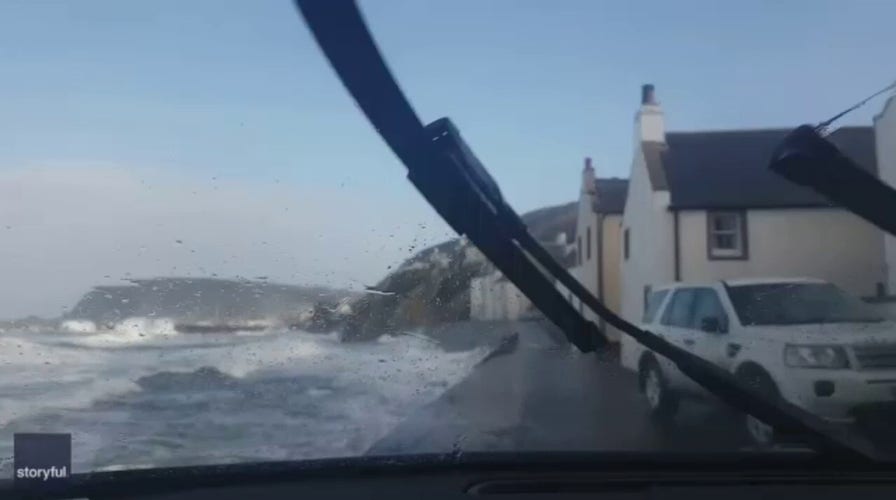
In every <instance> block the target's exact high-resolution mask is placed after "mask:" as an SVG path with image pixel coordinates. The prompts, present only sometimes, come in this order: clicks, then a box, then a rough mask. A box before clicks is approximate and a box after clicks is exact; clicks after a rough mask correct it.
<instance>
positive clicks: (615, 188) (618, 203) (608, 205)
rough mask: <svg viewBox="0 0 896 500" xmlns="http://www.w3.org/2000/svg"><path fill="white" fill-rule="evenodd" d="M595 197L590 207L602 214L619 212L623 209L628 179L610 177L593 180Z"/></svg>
mask: <svg viewBox="0 0 896 500" xmlns="http://www.w3.org/2000/svg"><path fill="white" fill-rule="evenodd" d="M594 190H595V197H594V202H593V204H592V205H591V208H592V209H593V210H594V211H595V212H597V213H602V214H621V213H622V211H623V210H625V197H626V195H627V194H628V179H619V178H617V177H611V178H607V179H595V180H594Z"/></svg>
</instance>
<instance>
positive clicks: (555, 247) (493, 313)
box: [470, 233, 574, 321]
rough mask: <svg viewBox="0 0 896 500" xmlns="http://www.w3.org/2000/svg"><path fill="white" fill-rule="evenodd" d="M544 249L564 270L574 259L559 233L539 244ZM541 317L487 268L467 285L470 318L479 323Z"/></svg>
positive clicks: (517, 292)
mask: <svg viewBox="0 0 896 500" xmlns="http://www.w3.org/2000/svg"><path fill="white" fill-rule="evenodd" d="M541 244H542V245H543V246H544V247H545V249H546V250H547V251H548V252H549V253H551V255H553V256H554V258H555V259H557V260H558V262H560V263H561V264H562V265H564V266H566V267H568V266H570V265H571V264H572V263H573V259H574V256H573V255H572V254H571V252H570V250H571V248H570V247H569V246H568V245H567V243H566V234H564V233H560V234H559V235H558V236H557V239H556V240H555V241H553V242H542V243H541ZM539 315H541V313H540V312H539V311H538V310H537V309H536V308H535V307H534V306H533V305H532V302H531V301H530V300H529V299H528V298H527V297H526V296H525V295H523V293H522V292H521V291H520V290H519V289H518V288H517V287H516V285H514V284H513V283H511V282H510V280H508V279H507V278H506V277H505V276H504V274H502V273H501V272H500V271H498V270H497V269H496V268H495V267H494V266H491V265H490V271H489V272H488V273H487V274H485V275H483V276H479V277H477V278H473V279H472V280H471V281H470V318H472V319H479V320H488V321H491V320H518V319H525V318H531V317H536V316H539Z"/></svg>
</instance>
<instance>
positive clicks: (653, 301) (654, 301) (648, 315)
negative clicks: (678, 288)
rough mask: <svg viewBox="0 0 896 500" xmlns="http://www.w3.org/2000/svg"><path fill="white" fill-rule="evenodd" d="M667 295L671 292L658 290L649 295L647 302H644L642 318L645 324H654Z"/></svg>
mask: <svg viewBox="0 0 896 500" xmlns="http://www.w3.org/2000/svg"><path fill="white" fill-rule="evenodd" d="M667 295H669V290H658V291H656V292H650V293H648V294H647V300H646V301H644V316H643V317H642V318H641V320H642V321H643V322H644V323H653V320H654V318H656V313H657V312H659V310H660V306H661V305H663V301H664V300H665V299H666V296H667Z"/></svg>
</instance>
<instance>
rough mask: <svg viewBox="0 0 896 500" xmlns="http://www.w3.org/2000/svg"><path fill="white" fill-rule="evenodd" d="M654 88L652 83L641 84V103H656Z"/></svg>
mask: <svg viewBox="0 0 896 500" xmlns="http://www.w3.org/2000/svg"><path fill="white" fill-rule="evenodd" d="M654 90H655V89H654V87H653V84H652V83H648V84H646V85H641V104H656V96H655V95H654Z"/></svg>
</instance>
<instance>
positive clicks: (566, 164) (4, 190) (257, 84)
mask: <svg viewBox="0 0 896 500" xmlns="http://www.w3.org/2000/svg"><path fill="white" fill-rule="evenodd" d="M361 6H362V10H363V11H364V14H365V16H366V18H367V20H368V22H369V25H370V27H371V30H372V32H373V33H374V37H375V38H376V40H377V42H378V43H379V45H380V48H381V50H382V52H383V53H384V54H385V57H386V58H387V61H388V63H389V65H390V67H391V69H392V70H393V72H394V74H395V76H396V77H397V79H398V81H399V82H400V84H401V86H402V88H403V89H404V91H405V93H406V94H407V96H408V97H409V99H410V101H411V102H412V103H413V105H414V106H415V108H416V110H417V111H418V113H419V114H420V116H421V118H422V119H423V120H424V121H427V122H428V121H432V120H435V119H437V118H440V117H443V116H449V117H451V118H452V120H453V121H454V122H455V123H456V124H457V125H458V126H459V128H460V130H461V132H462V133H463V135H464V138H465V139H466V140H467V142H468V143H469V144H470V145H471V146H472V148H473V149H474V151H475V152H476V154H477V155H478V156H479V157H480V159H481V160H483V162H484V163H485V165H486V166H487V167H488V168H489V170H490V171H491V172H492V173H493V175H494V177H495V178H496V179H497V180H498V182H499V183H500V185H501V186H502V190H503V192H504V195H505V197H506V198H507V199H508V200H509V202H510V203H511V204H512V205H513V206H514V207H515V208H516V209H517V210H518V211H521V212H522V211H527V210H531V209H534V208H538V207H542V206H545V205H552V204H558V203H565V202H569V201H573V200H575V199H576V198H577V192H578V183H579V172H580V170H581V166H582V161H583V157H585V156H590V157H592V158H593V159H594V164H595V167H596V170H597V173H598V175H599V176H620V177H626V176H628V169H629V164H630V161H631V154H632V147H633V144H632V126H633V117H634V113H635V111H636V110H637V105H638V100H639V95H640V86H641V85H642V84H644V83H652V84H654V85H655V86H656V94H657V97H658V100H659V101H660V103H661V105H662V106H663V110H664V112H665V117H666V125H667V129H669V130H715V129H734V128H767V127H792V126H796V125H798V124H801V123H806V122H818V121H821V120H822V119H824V118H826V117H828V116H831V115H833V114H835V113H836V112H838V111H840V110H841V109H843V108H845V107H847V106H849V105H850V104H852V103H854V102H856V101H858V100H859V99H861V98H862V97H864V96H866V95H868V94H870V93H872V92H873V91H875V90H877V89H878V88H881V87H883V86H884V85H886V84H888V83H890V82H892V81H893V80H894V78H896V68H894V67H893V65H892V64H891V63H890V64H888V61H892V60H893V47H896V30H893V29H892V23H893V19H896V3H894V2H890V1H887V0H859V1H841V2H833V1H823V0H819V1H813V2H798V1H788V2H779V1H756V2H717V1H709V0H706V1H677V2H669V1H644V2H628V1H618V2H611V1H596V0H580V1H573V0H562V1H550V2H549V1H544V0H542V1H530V0H490V1H488V2H483V1H479V0H454V1H445V0H441V1H434V0H433V1H428V0H426V1H424V0H386V1H365V2H361ZM0 103H2V104H0V138H2V139H0V276H2V277H3V280H2V282H0V318H3V317H18V316H24V315H27V314H39V315H44V316H53V315H56V314H59V313H60V312H62V311H63V310H64V309H65V308H66V307H70V306H71V305H73V303H74V301H76V300H77V298H78V297H79V296H80V294H82V293H83V292H84V291H86V290H87V289H88V288H89V287H91V286H94V285H97V284H112V283H120V282H121V279H122V278H126V277H147V276H157V275H178V276H182V275H190V276H211V275H217V276H221V277H234V276H244V277H252V276H260V275H264V276H269V277H270V278H271V279H274V280H278V281H284V282H290V283H313V284H325V285H331V286H353V287H358V286H361V285H364V284H370V283H373V282H376V281H377V280H378V279H379V278H381V277H382V276H383V275H384V274H385V273H387V272H388V269H389V268H390V266H395V265H397V264H398V263H400V262H401V261H402V260H403V259H405V258H407V257H408V256H409V255H411V254H413V253H414V252H415V251H416V250H418V249H419V248H420V247H421V246H426V245H429V244H433V243H437V242H439V241H443V240H445V239H447V238H448V237H450V236H451V233H450V230H449V229H448V228H447V226H446V225H445V224H444V223H442V222H441V221H440V220H439V219H438V217H437V216H435V215H434V214H433V212H432V210H431V209H430V208H429V207H428V205H426V203H425V202H424V201H423V200H422V198H421V197H420V196H419V194H418V193H416V191H414V190H413V189H412V188H411V187H410V185H409V184H408V182H407V181H406V180H405V179H404V169H403V167H402V166H401V164H400V163H399V162H398V161H397V160H396V159H395V158H394V156H393V155H392V154H391V153H390V151H389V150H388V149H387V148H386V146H385V145H384V144H383V143H382V141H381V140H380V138H379V137H378V136H377V135H376V134H375V133H374V131H373V129H372V128H371V127H370V126H369V124H368V123H367V122H366V121H365V119H364V118H363V116H362V115H361V113H360V112H359V110H358V109H357V108H356V107H355V105H354V104H353V102H352V101H351V99H350V98H349V96H348V94H347V93H346V92H345V90H344V88H343V87H342V86H341V84H340V83H339V82H338V79H337V78H336V76H335V74H334V73H333V71H332V70H331V68H330V67H329V66H328V64H327V62H326V60H325V59H324V57H323V56H322V54H321V53H320V51H319V50H318V48H317V46H316V45H315V43H314V41H313V39H312V37H311V36H310V33H309V32H308V30H307V28H306V27H305V26H304V24H303V23H302V21H301V18H300V17H299V15H298V13H297V11H296V10H295V8H294V7H293V5H292V3H291V2H290V1H287V0H258V1H251V2H250V1H243V0H238V1H236V0H234V1H226V0H214V1H202V0H194V1H190V2H182V1H176V0H157V1H153V2H120V1H115V0H79V1H78V2H68V1H62V0H60V1H27V0H12V1H5V2H2V3H0ZM881 105H882V101H881V100H878V101H875V102H872V103H871V105H869V106H868V107H866V108H864V109H862V110H860V111H858V112H856V113H853V114H852V115H849V116H848V117H847V118H846V119H844V120H843V121H842V122H841V124H858V125H869V124H870V123H871V118H872V116H873V114H874V113H876V112H878V111H879V110H880V107H881Z"/></svg>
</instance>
